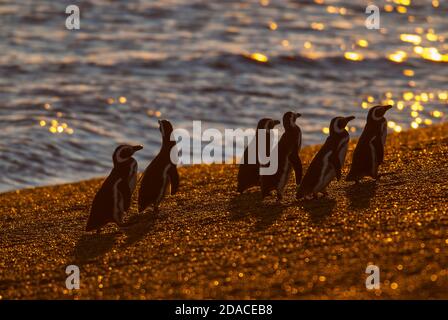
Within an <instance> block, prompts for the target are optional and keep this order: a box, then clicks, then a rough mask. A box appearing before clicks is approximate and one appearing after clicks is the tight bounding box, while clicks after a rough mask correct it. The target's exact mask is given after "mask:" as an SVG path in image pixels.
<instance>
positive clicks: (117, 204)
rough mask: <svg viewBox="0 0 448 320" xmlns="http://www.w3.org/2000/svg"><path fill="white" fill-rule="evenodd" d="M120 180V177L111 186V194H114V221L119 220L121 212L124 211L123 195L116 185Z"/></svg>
mask: <svg viewBox="0 0 448 320" xmlns="http://www.w3.org/2000/svg"><path fill="white" fill-rule="evenodd" d="M121 181H122V179H121V178H120V179H118V180H117V181H116V182H115V183H114V185H113V186H112V188H113V195H114V207H113V218H114V220H115V221H116V222H121V217H120V216H121V213H122V212H123V211H124V203H123V196H122V195H121V192H120V190H118V185H119V183H120V182H121Z"/></svg>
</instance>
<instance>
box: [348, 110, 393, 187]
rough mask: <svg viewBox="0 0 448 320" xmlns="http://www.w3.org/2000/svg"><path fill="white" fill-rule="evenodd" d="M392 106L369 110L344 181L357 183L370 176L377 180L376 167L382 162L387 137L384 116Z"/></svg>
mask: <svg viewBox="0 0 448 320" xmlns="http://www.w3.org/2000/svg"><path fill="white" fill-rule="evenodd" d="M391 108H392V106H390V105H387V106H375V107H373V108H371V109H370V110H369V113H368V115H367V123H366V126H365V127H364V130H363V132H362V134H361V137H359V140H358V144H357V145H356V148H355V151H353V160H352V165H351V168H350V172H349V173H348V175H347V178H346V181H355V182H356V183H358V182H359V180H360V179H362V178H363V177H366V176H370V177H372V178H374V179H378V178H379V176H378V167H379V165H380V164H382V163H383V160H384V145H385V143H386V136H387V121H386V119H385V118H384V114H385V113H386V111H387V110H389V109H391Z"/></svg>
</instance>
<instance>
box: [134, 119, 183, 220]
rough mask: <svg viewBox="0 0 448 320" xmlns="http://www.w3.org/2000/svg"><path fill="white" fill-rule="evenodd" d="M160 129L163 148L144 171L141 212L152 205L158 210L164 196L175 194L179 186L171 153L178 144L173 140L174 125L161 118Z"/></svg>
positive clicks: (139, 196)
mask: <svg viewBox="0 0 448 320" xmlns="http://www.w3.org/2000/svg"><path fill="white" fill-rule="evenodd" d="M159 130H160V132H161V133H162V148H161V149H160V152H159V154H158V155H157V156H156V157H155V158H154V160H153V161H152V162H151V163H150V164H149V165H148V167H147V168H146V170H145V172H144V173H143V177H142V182H141V185H140V190H139V193H138V210H139V212H140V213H142V212H143V211H144V210H145V209H146V208H148V206H150V205H153V206H154V212H158V211H159V204H160V202H161V201H162V199H163V197H164V196H165V195H166V194H168V193H171V194H172V195H173V194H175V193H176V192H177V189H178V187H179V174H178V172H177V167H176V165H175V164H174V163H173V162H172V160H171V155H170V153H171V149H172V148H173V147H175V145H176V142H175V141H171V133H172V132H173V126H172V125H171V123H170V122H169V121H167V120H159Z"/></svg>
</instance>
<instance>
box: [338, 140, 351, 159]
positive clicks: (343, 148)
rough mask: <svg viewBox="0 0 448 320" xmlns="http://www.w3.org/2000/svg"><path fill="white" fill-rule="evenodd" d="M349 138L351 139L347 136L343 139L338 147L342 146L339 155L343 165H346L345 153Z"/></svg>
mask: <svg viewBox="0 0 448 320" xmlns="http://www.w3.org/2000/svg"><path fill="white" fill-rule="evenodd" d="M348 140H349V138H345V139H344V140H342V141H341V142H340V143H339V146H338V149H339V148H340V151H339V154H338V157H339V162H340V163H341V166H343V165H344V161H345V155H346V154H347V149H348Z"/></svg>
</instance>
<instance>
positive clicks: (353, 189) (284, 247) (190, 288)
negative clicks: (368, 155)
mask: <svg viewBox="0 0 448 320" xmlns="http://www.w3.org/2000/svg"><path fill="white" fill-rule="evenodd" d="M353 147H354V145H353V143H352V144H351V146H350V150H349V154H348V157H347V159H348V162H350V159H351V152H352V151H353ZM317 149H318V146H315V147H308V148H305V149H304V150H302V152H301V157H302V161H303V162H304V165H305V167H306V166H307V165H308V164H309V162H310V160H311V157H312V156H313V154H314V153H315V152H316V151H317ZM447 157H448V124H442V125H437V126H432V127H430V128H425V129H418V130H412V131H408V132H404V133H400V134H391V135H389V137H388V144H387V148H386V153H385V164H384V165H383V166H382V167H381V169H380V171H381V173H383V176H382V177H381V180H380V181H379V182H378V183H375V182H374V181H373V180H366V181H365V182H363V183H362V184H361V185H359V186H354V185H353V184H351V183H346V182H342V181H341V182H338V183H336V182H332V184H331V185H330V187H329V189H328V191H329V196H328V198H324V199H318V200H310V201H306V202H305V201H301V202H297V201H296V200H295V198H294V186H293V181H292V177H291V180H290V184H289V186H288V189H287V192H286V196H285V199H284V201H283V203H282V204H281V205H278V204H277V203H276V202H275V199H274V198H272V199H268V200H266V201H264V202H261V201H260V193H259V191H258V189H255V190H253V192H249V193H247V194H243V195H241V196H239V195H238V194H237V193H236V192H235V191H234V190H235V189H236V174H237V167H236V166H229V165H210V166H193V167H188V168H180V169H179V173H180V175H181V189H180V192H179V193H178V194H177V195H175V196H170V197H168V198H167V199H166V201H165V202H164V203H163V205H162V206H161V212H160V213H159V214H154V213H152V212H151V211H149V212H147V213H145V214H143V215H138V214H137V210H136V204H135V201H134V205H133V206H132V208H131V210H130V212H129V213H128V215H127V216H126V217H127V219H128V220H129V221H133V222H140V223H139V224H137V225H136V227H134V228H131V229H130V230H129V231H128V232H127V233H124V234H123V233H121V232H119V231H118V230H117V229H116V227H115V226H112V225H111V226H109V227H108V228H106V229H105V230H104V231H103V233H102V234H100V235H97V234H89V233H86V232H84V231H83V230H84V227H85V224H86V220H87V217H88V214H89V208H90V204H91V200H92V198H93V196H94V194H95V192H96V190H97V189H98V187H99V186H100V183H101V181H102V180H90V181H84V182H81V183H76V184H67V185H60V186H52V187H43V188H35V189H28V190H22V191H16V192H10V193H4V194H1V195H0V230H1V237H0V299H25V298H26V299H36V298H43V299H50V298H51V299H73V298H75V299H101V298H104V299H106V298H107V299H131V298H132V299H133V298H137V299H139V298H142V299H162V298H164V299H165V298H168V299H189V298H192V299H200V298H208V299H214V298H220V299H249V298H255V299H257V298H260V299H305V298H306V299H324V298H329V299H384V298H387V299H389V298H393V299H403V298H408V299H414V298H423V299H427V298H445V299H447V298H448V291H447V290H446V288H447V287H448V277H447V273H448V255H447V248H448V232H447V230H448V229H447V226H448V214H447V206H448V205H447V201H446V199H448V184H447V179H448V165H447ZM144 165H146V164H140V167H143V166H144ZM347 170H348V163H346V166H345V167H344V175H345V174H347ZM70 264H76V265H78V266H79V267H80V270H81V288H80V290H72V291H69V290H67V289H66V288H65V279H66V276H67V275H66V274H65V268H66V266H67V265H70ZM369 264H375V265H377V266H378V267H379V268H380V272H381V274H380V279H381V288H380V289H379V290H367V289H366V288H365V279H366V277H367V274H365V269H366V267H367V265H369Z"/></svg>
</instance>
